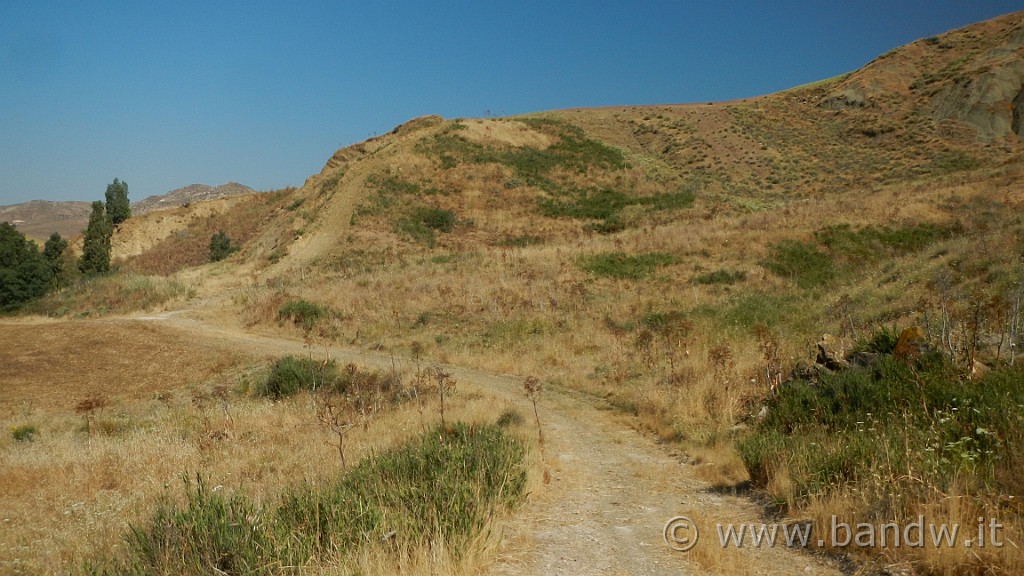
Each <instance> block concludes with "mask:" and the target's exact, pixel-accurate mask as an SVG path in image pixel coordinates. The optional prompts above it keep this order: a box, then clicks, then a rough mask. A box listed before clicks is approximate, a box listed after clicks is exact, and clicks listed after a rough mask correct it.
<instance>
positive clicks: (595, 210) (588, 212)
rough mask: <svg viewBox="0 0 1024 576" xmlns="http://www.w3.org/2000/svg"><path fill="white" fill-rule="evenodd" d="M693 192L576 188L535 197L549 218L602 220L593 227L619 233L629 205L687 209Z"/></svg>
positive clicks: (650, 208) (601, 230)
mask: <svg viewBox="0 0 1024 576" xmlns="http://www.w3.org/2000/svg"><path fill="white" fill-rule="evenodd" d="M694 198H695V195H694V194H693V192H690V191H686V190H684V191H679V192H671V193H665V194H655V195H653V196H630V195H627V194H623V193H622V192H619V191H616V190H609V189H589V190H577V191H572V192H569V193H566V194H562V195H560V196H557V197H552V198H541V199H539V200H538V206H539V207H540V212H541V214H543V215H544V216H547V217H548V218H576V219H581V220H583V219H586V220H601V222H600V223H598V224H595V225H594V226H593V229H594V230H595V231H597V232H601V233H611V232H618V231H620V230H622V229H623V228H624V225H623V223H622V216H621V212H622V210H623V209H624V208H626V207H628V206H642V207H645V208H646V209H648V210H651V211H657V210H671V209H678V208H688V207H690V206H692V205H693V201H694Z"/></svg>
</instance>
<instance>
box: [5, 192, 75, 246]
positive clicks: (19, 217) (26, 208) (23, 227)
mask: <svg viewBox="0 0 1024 576" xmlns="http://www.w3.org/2000/svg"><path fill="white" fill-rule="evenodd" d="M90 209H91V208H90V203H89V202H51V201H49V200H32V201H31V202H24V203H22V204H14V205H12V206H0V222H10V223H12V224H14V225H15V226H17V227H18V230H20V231H21V232H22V233H23V234H25V235H26V236H28V237H29V238H33V239H35V240H40V241H43V240H46V239H47V238H49V236H50V234H52V233H54V232H57V233H59V234H60V235H61V236H63V237H65V238H69V237H72V236H77V235H79V234H81V233H82V230H83V229H84V228H85V225H86V223H88V222H89V211H90Z"/></svg>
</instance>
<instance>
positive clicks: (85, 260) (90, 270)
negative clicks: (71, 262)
mask: <svg viewBox="0 0 1024 576" xmlns="http://www.w3.org/2000/svg"><path fill="white" fill-rule="evenodd" d="M113 234H114V226H113V224H112V223H111V221H110V216H109V215H108V214H107V210H106V207H105V206H104V204H103V202H100V201H99V200H97V201H95V202H93V203H92V213H91V214H89V225H88V226H87V227H86V228H85V240H84V241H83V244H82V257H81V259H79V261H78V269H79V270H81V271H82V273H83V274H103V273H105V272H109V271H110V237H111V236H112V235H113Z"/></svg>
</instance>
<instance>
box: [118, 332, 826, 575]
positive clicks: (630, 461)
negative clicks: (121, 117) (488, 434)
mask: <svg viewBox="0 0 1024 576" xmlns="http://www.w3.org/2000/svg"><path fill="white" fill-rule="evenodd" d="M121 321H147V322H160V323H161V324H164V325H165V326H167V327H168V328H169V329H174V330H180V331H185V332H187V333H189V334H190V335H194V336H196V337H202V338H208V339H213V340H215V341H217V342H219V343H221V344H223V345H227V346H234V347H239V348H244V349H245V350H246V351H248V352H257V353H261V354H268V355H279V354H287V353H292V354H294V353H308V348H306V347H305V346H304V344H303V343H302V342H301V341H298V340H292V339H288V338H280V337H273V336H265V335H258V334H253V333H250V332H247V331H244V330H242V329H239V328H225V327H220V326H213V325H211V324H206V323H204V322H201V321H199V320H196V319H193V318H189V317H188V315H187V314H176V313H173V312H171V313H165V314H160V315H155V316H138V317H135V318H133V319H124V320H121ZM324 350H325V348H323V347H319V346H318V347H317V349H316V350H315V353H321V352H323V351H324ZM326 350H327V351H328V352H329V353H330V355H331V356H332V357H333V358H334V359H336V360H338V361H339V362H342V363H348V362H355V363H358V364H362V365H366V366H369V367H373V368H378V369H390V368H392V367H395V366H397V367H398V368H400V369H402V368H406V367H408V366H407V365H405V364H406V363H407V362H408V361H407V360H406V359H404V358H399V357H394V356H388V355H383V354H375V353H372V352H367V351H361V350H354V349H351V348H344V347H328V348H326ZM443 367H444V368H445V369H446V370H448V371H450V372H451V374H452V376H453V377H454V378H455V380H456V381H457V382H458V385H459V388H460V390H467V389H472V388H478V389H480V390H481V391H484V392H487V393H488V394H491V395H494V396H497V397H498V398H501V399H503V400H507V401H509V402H513V403H514V404H515V405H516V406H518V407H519V409H520V410H521V411H522V412H523V413H524V414H531V415H532V407H531V405H530V404H529V403H528V401H527V400H526V398H525V396H524V394H523V392H522V379H520V378H517V377H515V376H511V375H506V374H494V373H488V372H484V371H480V370H475V369H470V368H465V367H460V366H451V365H443ZM603 404H604V403H603V401H601V400H598V399H596V398H594V397H592V396H588V395H586V394H583V393H579V392H576V391H573V390H568V389H564V388H549V389H546V390H545V391H544V392H543V395H542V397H541V401H540V418H541V420H542V422H543V430H544V438H545V445H544V455H543V459H544V463H545V468H546V469H547V470H548V473H549V476H550V482H549V483H547V484H545V485H543V486H542V487H541V488H540V489H539V490H537V491H536V492H535V493H534V494H531V496H530V498H529V500H528V502H527V503H526V504H525V505H524V506H523V507H522V508H520V509H519V510H518V511H517V512H516V513H515V514H514V516H513V517H512V518H510V519H508V520H507V521H506V522H504V523H503V525H502V527H501V529H502V537H501V542H500V544H499V550H498V552H497V554H496V556H497V558H496V560H495V562H493V563H492V564H491V565H490V566H488V567H487V569H486V570H485V572H484V573H485V574H494V575H500V576H526V575H530V576H532V575H539V574H545V575H556V574H565V575H582V576H585V575H626V574H629V575H662V574H680V575H698V574H706V573H709V572H708V571H707V570H706V569H705V568H704V567H702V566H700V565H698V564H697V563H695V562H693V560H692V558H691V557H689V556H688V554H687V553H682V552H677V551H674V550H672V549H670V548H669V547H668V545H667V544H666V543H665V540H664V536H663V531H664V528H665V525H666V522H667V521H668V520H669V519H671V518H673V517H675V516H678V515H680V514H689V515H693V514H695V513H696V514H699V515H700V517H701V518H702V519H706V521H708V522H714V521H716V519H718V518H721V519H727V520H728V521H733V522H745V523H759V522H761V521H762V518H760V517H759V514H758V509H757V507H756V506H755V505H754V504H753V503H752V502H750V501H749V500H747V499H745V498H740V497H735V496H726V495H721V494H717V493H713V492H711V491H709V487H708V485H707V484H705V483H703V482H701V481H699V480H697V479H696V477H695V475H694V473H693V467H692V466H691V465H689V464H686V463H684V462H683V461H682V460H681V458H680V457H679V456H678V455H676V454H675V453H673V452H672V451H671V450H670V449H669V448H666V447H665V446H662V445H659V444H657V443H656V442H655V441H653V440H652V439H650V438H647V437H645V436H643V435H642V434H640V433H638V432H637V431H636V430H634V429H632V428H631V427H630V426H629V424H628V421H627V420H626V418H625V417H624V416H622V415H620V414H617V413H615V412H613V411H611V410H609V409H608V408H607V407H606V406H604V405H603ZM701 528H702V538H701V541H700V543H699V544H698V545H699V546H719V545H718V541H717V535H716V534H715V533H714V529H713V527H711V526H701ZM712 540H713V541H712ZM719 553H723V552H719ZM728 554H731V555H732V556H731V557H729V558H727V560H726V563H725V564H724V565H723V568H725V569H724V570H719V571H716V572H711V573H719V574H735V573H742V574H779V575H783V576H789V575H797V574H799V575H806V574H814V575H838V574H840V572H839V571H838V570H837V569H836V568H834V567H833V566H831V565H829V564H826V563H823V561H822V560H821V559H820V558H819V557H816V556H812V555H811V554H808V553H804V552H800V551H795V550H789V549H786V548H784V547H775V548H766V549H756V550H755V549H751V548H745V549H743V550H738V551H737V550H730V551H728ZM706 563H707V562H705V564H706ZM727 566H734V568H726V567H727Z"/></svg>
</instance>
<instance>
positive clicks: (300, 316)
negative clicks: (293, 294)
mask: <svg viewBox="0 0 1024 576" xmlns="http://www.w3.org/2000/svg"><path fill="white" fill-rule="evenodd" d="M330 316H331V310H330V309H329V308H327V307H326V306H322V305H320V304H316V303H315V302H309V301H308V300H291V301H289V302H286V303H284V304H282V305H281V307H280V308H278V309H277V319H278V320H289V321H291V322H292V323H294V324H295V325H296V326H301V327H302V329H303V330H306V331H307V332H308V331H310V330H312V329H313V328H314V327H315V326H316V324H317V322H319V321H320V320H322V319H324V318H329V317H330Z"/></svg>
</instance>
